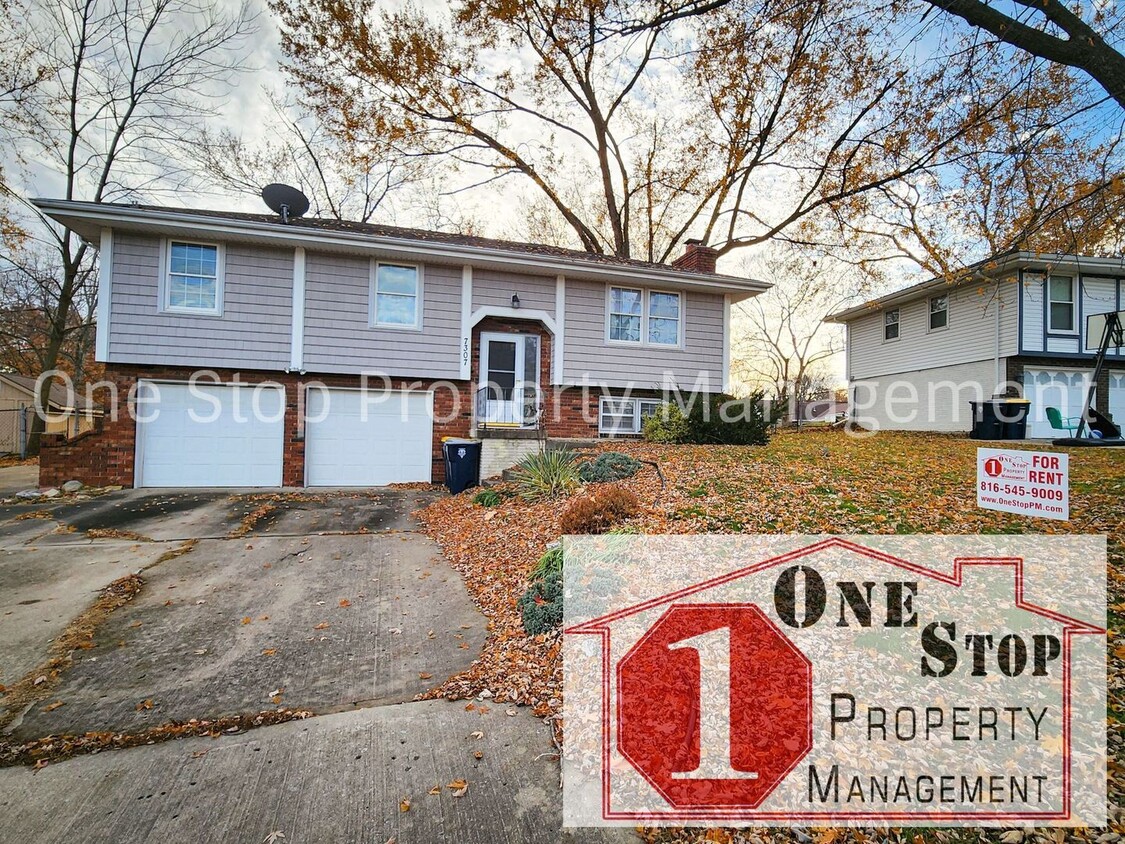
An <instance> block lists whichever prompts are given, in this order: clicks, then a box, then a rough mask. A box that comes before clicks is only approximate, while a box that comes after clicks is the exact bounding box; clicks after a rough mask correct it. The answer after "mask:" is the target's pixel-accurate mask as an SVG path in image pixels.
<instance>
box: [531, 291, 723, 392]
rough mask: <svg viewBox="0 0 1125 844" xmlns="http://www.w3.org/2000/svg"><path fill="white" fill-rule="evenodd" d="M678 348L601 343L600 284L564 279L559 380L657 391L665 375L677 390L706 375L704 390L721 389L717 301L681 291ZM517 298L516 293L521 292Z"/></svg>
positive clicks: (717, 298) (603, 306) (603, 332)
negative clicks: (681, 344) (562, 357)
mask: <svg viewBox="0 0 1125 844" xmlns="http://www.w3.org/2000/svg"><path fill="white" fill-rule="evenodd" d="M682 295H683V297H684V319H683V325H682V330H683V334H684V347H683V348H682V349H666V348H661V347H660V346H648V345H645V346H641V345H637V346H636V347H633V346H627V345H622V344H617V343H609V342H608V341H607V339H606V285H605V284H601V283H598V282H584V281H572V280H569V279H568V280H567V283H566V320H565V327H564V338H565V361H564V367H563V381H564V382H565V383H567V384H580V383H583V380H584V379H585V378H587V377H588V378H589V381H590V382H591V383H593V384H596V385H601V384H604V385H606V386H609V387H617V388H623V387H630V386H631V387H634V388H636V389H652V388H655V389H660V388H662V387H663V386H664V382H665V374H666V373H670V375H671V378H672V379H673V380H674V381H675V383H676V384H677V385H678V386H679V387H680V388H681V389H690V388H692V387H693V386H695V385H696V383H697V379H699V378H700V376H701V375H702V376H705V377H706V389H707V390H709V391H711V392H718V391H720V390H722V388H723V349H724V347H725V344H726V342H727V340H726V338H725V337H724V336H723V297H722V296H720V295H718V294H711V293H694V292H683V294H682ZM520 298H521V299H522V298H523V297H522V294H521V297H520Z"/></svg>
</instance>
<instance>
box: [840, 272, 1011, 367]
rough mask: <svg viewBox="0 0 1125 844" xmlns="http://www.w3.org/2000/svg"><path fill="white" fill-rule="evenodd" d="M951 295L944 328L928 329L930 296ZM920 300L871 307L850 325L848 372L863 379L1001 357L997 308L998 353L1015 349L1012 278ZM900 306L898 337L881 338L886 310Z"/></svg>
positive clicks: (952, 289) (970, 286) (961, 288)
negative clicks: (994, 283) (893, 338)
mask: <svg viewBox="0 0 1125 844" xmlns="http://www.w3.org/2000/svg"><path fill="white" fill-rule="evenodd" d="M941 292H944V293H945V294H946V295H947V296H948V297H949V322H948V325H947V327H946V328H941V329H936V330H933V331H931V330H930V322H929V320H930V299H931V298H932V296H933V295H941ZM941 292H938V293H934V294H927V295H926V296H923V297H921V298H919V299H915V300H912V301H909V302H904V303H901V304H896V305H893V306H889V307H888V308H886V309H879V310H872V311H871V312H870V313H868V314H864V315H863V316H860V317H857V318H856V319H854V320H851V321H850V322H849V323H848V375H849V378H851V379H852V380H862V379H867V378H873V377H877V376H881V375H893V374H895V373H906V372H917V371H919V370H925V369H930V368H934V367H946V366H956V365H958V364H964V363H972V362H974V361H983V360H989V361H991V360H994V359H995V358H996V357H997V336H996V335H997V307H998V306H999V318H1000V326H999V327H1000V349H999V356H1000V357H1007V356H1009V355H1012V354H1015V352H1016V348H1015V346H1016V335H1017V332H1018V320H1019V314H1018V304H1017V301H1018V290H1017V285H1016V284H1015V283H1014V282H1013V281H1010V280H1006V281H1001V282H1000V284H999V286H998V287H997V286H994V285H989V286H987V287H985V288H983V289H982V288H981V287H978V286H973V285H968V286H964V287H958V288H949V289H948V290H945V291H941ZM895 308H897V309H898V312H899V336H898V338H897V339H895V340H887V341H884V340H883V321H884V314H885V313H886V311H887V310H894V309H895Z"/></svg>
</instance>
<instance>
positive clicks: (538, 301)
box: [473, 269, 556, 317]
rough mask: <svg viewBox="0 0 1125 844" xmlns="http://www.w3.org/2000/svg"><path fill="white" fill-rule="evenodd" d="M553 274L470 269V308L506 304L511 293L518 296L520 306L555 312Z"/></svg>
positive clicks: (548, 312) (551, 314)
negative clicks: (471, 286)
mask: <svg viewBox="0 0 1125 844" xmlns="http://www.w3.org/2000/svg"><path fill="white" fill-rule="evenodd" d="M555 286H556V283H555V277H554V276H542V275H525V274H523V273H506V272H498V271H496V270H486V269H474V270H473V310H474V311H475V310H477V309H478V308H483V307H490V308H510V307H512V296H513V295H517V296H519V297H520V309H521V310H538V311H546V313H547V314H548V315H549V316H551V317H554V316H555Z"/></svg>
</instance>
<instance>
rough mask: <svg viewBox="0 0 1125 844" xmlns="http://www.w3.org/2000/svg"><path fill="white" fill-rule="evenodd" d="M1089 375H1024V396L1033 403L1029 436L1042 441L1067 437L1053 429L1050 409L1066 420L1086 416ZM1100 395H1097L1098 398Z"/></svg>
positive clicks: (1050, 372)
mask: <svg viewBox="0 0 1125 844" xmlns="http://www.w3.org/2000/svg"><path fill="white" fill-rule="evenodd" d="M1088 377H1089V373H1083V372H1080V371H1076V370H1064V369H1028V370H1026V371H1025V372H1024V395H1025V397H1026V398H1028V399H1030V400H1031V408H1030V410H1029V418H1028V425H1027V435H1028V436H1029V437H1036V438H1039V439H1053V438H1056V437H1065V436H1066V435H1067V434H1066V432H1065V431H1059V430H1057V429H1056V428H1052V427H1051V422H1050V420H1048V419H1047V408H1048V407H1055V408H1058V410H1059V413H1060V414H1061V415H1062V416H1063V418H1064V419H1065V418H1073V417H1076V416H1081V415H1082V408H1083V407H1084V406H1085V403H1086V383H1087V382H1086V379H1087V378H1088ZM1095 395H1096V394H1095Z"/></svg>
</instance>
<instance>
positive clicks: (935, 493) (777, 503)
mask: <svg viewBox="0 0 1125 844" xmlns="http://www.w3.org/2000/svg"><path fill="white" fill-rule="evenodd" d="M1022 445H1023V444H1019V445H1017V446H1015V447H1020V446H1022ZM603 448H604V449H605V450H613V451H623V452H626V453H628V454H631V455H633V456H634V457H637V458H641V459H644V460H650V461H655V462H656V463H657V464H658V465H659V466H660V471H661V473H662V474H663V476H664V479H665V482H666V483H665V484H664V485H662V484H661V481H660V478H659V476H658V475H657V473H656V471H655V470H653V469H651V468H648V467H646V468H645V469H643V470H642V471H641V472H640V473H639V474H638V475H637V476H636V477H634V478H632V479H629V480H628V481H625V482H623V485H624V486H626V487H628V488H630V489H632V490H633V491H634V492H635V493H636V494H637V495H638V496H639V497H640V499H641V501H642V503H643V504H644V505H645V507H646V510H645V512H644V513H642V514H641V515H640V516H638V517H636V518H634V519H633V520H631V524H632V525H634V526H635V527H636V528H638V529H639V530H640V531H641V532H642V533H678V534H684V533H687V534H690V533H839V534H863V533H888V534H893V533H947V534H977V533H983V534H987V533H1011V534H1025V533H1027V534H1034V533H1040V534H1047V533H1053V534H1070V533H1080V534H1105V535H1107V536H1108V538H1109V573H1108V574H1109V590H1110V592H1109V604H1110V613H1109V628H1110V641H1109V663H1110V672H1109V686H1110V688H1109V696H1110V710H1109V721H1110V725H1111V730H1110V733H1111V738H1110V746H1109V751H1110V780H1111V784H1110V802H1111V804H1117V805H1120V804H1121V802H1122V795H1123V794H1125V761H1123V760H1122V756H1123V755H1125V754H1123V745H1122V733H1123V732H1125V730H1123V727H1125V635H1123V632H1122V619H1123V616H1125V449H1072V450H1071V451H1070V454H1071V462H1070V478H1071V488H1070V512H1071V520H1070V521H1069V522H1058V521H1053V520H1047V519H1034V518H1029V517H1026V516H1016V515H1010V514H1006V513H998V512H992V511H986V510H978V509H977V507H976V489H975V487H976V448H977V443H975V442H973V441H970V440H967V439H963V438H958V437H949V436H940V435H927V434H906V433H880V434H877V435H874V436H871V437H868V438H866V439H856V438H853V437H849V436H847V435H846V434H844V433H842V432H835V431H826V430H819V431H803V432H800V433H796V432H786V433H782V434H779V435H778V436H776V437H775V438H774V439H773V441H772V442H771V443H770V444H769V445H768V446H765V447H760V448H759V447H742V446H662V445H655V444H650V443H640V442H628V443H621V442H617V443H613V444H612V445H609V444H606V445H604V446H603ZM1027 448H1029V449H1031V450H1035V449H1037V448H1042V446H1039V445H1031V444H1029V445H1028V446H1027ZM1052 450H1054V449H1052ZM561 510H562V504H561V503H560V502H558V501H554V502H546V503H539V504H530V503H527V502H524V501H522V500H520V499H518V498H507V499H505V500H504V502H503V503H502V504H500V505H499V506H497V507H494V508H488V509H486V508H483V507H480V506H476V505H473V504H472V492H469V493H466V494H464V495H460V496H456V497H453V498H449V499H443V500H441V501H439V502H437V503H435V504H433V505H431V506H430V507H429V508H427V509H426V510H424V511H423V512H422V518H423V521H424V522H425V524H426V525H427V530H428V531H429V532H430V533H431V535H433V536H434V537H435V538H436V539H437V540H438V541H439V542H440V543H441V545H442V547H443V549H444V551H445V553H446V555H447V556H448V558H449V559H450V561H451V562H452V563H453V565H454V567H456V568H457V569H458V570H459V571H460V572H461V573H462V574H463V575H464V576H465V580H466V583H467V585H468V588H469V591H470V593H471V594H472V595H473V597H474V599H475V600H476V601H477V603H478V604H479V605H480V607H481V609H482V610H483V611H484V613H485V614H486V615H487V616H488V617H489V619H490V622H491V626H490V631H491V633H490V638H489V641H488V644H487V645H486V647H485V652H484V653H483V654H482V657H481V659H480V660H479V661H478V662H477V663H476V664H475V665H474V667H473V669H472V670H470V671H469V672H468V673H466V674H464V675H459V676H456V677H453V678H451V679H450V680H449V681H448V682H447V683H446V684H445V685H444V686H442V687H441V688H440V689H438V690H435V692H434V693H433V694H434V695H435V696H437V695H441V696H446V697H454V698H467V697H472V696H475V695H478V694H479V693H480V692H482V691H484V690H486V689H487V690H488V691H489V692H491V693H492V696H493V699H495V700H496V701H498V702H505V701H511V702H516V703H522V704H527V705H530V706H533V707H535V710H536V712H537V713H538V714H540V715H543V716H547V717H552V718H553V717H555V716H557V714H558V712H559V710H560V704H561V693H560V688H561V672H562V668H561V664H560V663H561V660H560V647H559V641H558V636H540V637H529V636H526V635H525V634H524V632H523V628H522V625H521V622H520V617H519V613H518V611H517V610H516V606H515V604H516V600H517V599H518V598H519V596H520V595H521V594H522V593H523V591H524V589H525V587H526V582H527V575H528V572H529V571H530V570H531V568H532V567H533V566H534V564H535V562H536V561H537V560H538V558H539V556H540V555H541V554H542V552H543V550H544V548H545V546H546V545H547V543H548V542H551V541H554V540H555V539H557V538H558V536H559V530H558V517H559V514H560V512H561ZM1116 828H1117V830H1118V831H1120V827H1116ZM654 835H655V838H653V840H671V839H669V838H667V834H664V833H662V834H659V835H657V834H655V833H654ZM1045 835H1046V837H1045V838H1044V839H1043V840H1044V841H1052V842H1053V841H1055V840H1056V839H1055V837H1054V835H1053V833H1050V834H1045ZM785 837H786V838H787V836H785ZM969 837H972V838H974V839H975V838H976V837H977V836H976V834H975V832H974V834H973V835H972V836H969ZM759 838H761V839H762V840H769V839H770V836H769V835H762V836H759ZM926 838H927V839H931V836H930V835H929V834H927V836H926ZM700 840H728V839H719V838H701V839H700ZM745 840H750V839H749V838H746V839H745ZM833 840H836V839H833ZM902 840H907V839H902ZM931 840H933V839H931ZM936 840H951V839H949V838H948V837H942V835H938V838H937V839H936ZM818 844H821V842H818Z"/></svg>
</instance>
